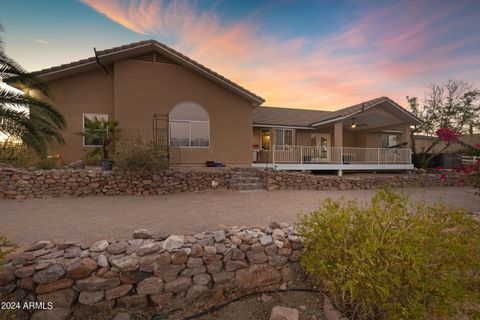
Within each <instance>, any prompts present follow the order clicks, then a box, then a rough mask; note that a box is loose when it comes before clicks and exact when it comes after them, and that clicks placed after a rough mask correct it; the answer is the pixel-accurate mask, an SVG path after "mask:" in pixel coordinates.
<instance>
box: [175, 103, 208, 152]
mask: <svg viewBox="0 0 480 320" xmlns="http://www.w3.org/2000/svg"><path fill="white" fill-rule="evenodd" d="M169 122H170V146H171V147H180V148H208V147H209V146H210V117H209V115H208V112H207V111H206V110H205V109H204V108H203V107H202V106H201V105H199V104H197V103H194V102H189V101H187V102H182V103H179V104H177V105H176V106H175V107H173V109H172V111H170V114H169Z"/></svg>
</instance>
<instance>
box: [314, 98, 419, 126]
mask: <svg viewBox="0 0 480 320" xmlns="http://www.w3.org/2000/svg"><path fill="white" fill-rule="evenodd" d="M384 102H388V103H389V104H390V105H392V106H394V107H395V108H397V109H398V110H400V111H402V112H403V113H404V114H405V115H407V116H408V117H410V118H411V119H414V120H415V121H417V122H419V123H420V121H419V119H417V118H416V117H415V116H413V115H412V114H410V113H409V112H408V111H406V110H404V109H403V108H402V107H400V106H399V105H397V104H396V103H393V102H391V101H390V100H386V99H385V100H382V101H380V102H378V103H375V104H374V105H371V106H368V107H366V108H363V109H362V110H359V111H356V112H354V113H350V114H348V115H346V116H343V117H342V116H337V117H335V118H332V119H328V120H325V121H318V122H314V123H312V124H311V126H312V127H318V126H321V125H325V124H329V123H332V122H337V121H340V120H344V119H348V118H350V117H352V116H354V115H357V114H359V113H362V112H364V111H365V110H368V109H371V108H373V107H375V106H378V105H379V104H381V103H384ZM340 110H341V109H340Z"/></svg>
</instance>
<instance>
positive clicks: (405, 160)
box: [272, 146, 412, 164]
mask: <svg viewBox="0 0 480 320" xmlns="http://www.w3.org/2000/svg"><path fill="white" fill-rule="evenodd" d="M272 160H273V161H272V162H273V163H300V164H310V163H311V164H319V163H325V164H328V163H337V164H411V163H412V150H411V149H397V148H353V147H326V148H321V147H315V146H313V147H310V146H273V159H272Z"/></svg>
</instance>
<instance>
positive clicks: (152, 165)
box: [115, 137, 168, 174]
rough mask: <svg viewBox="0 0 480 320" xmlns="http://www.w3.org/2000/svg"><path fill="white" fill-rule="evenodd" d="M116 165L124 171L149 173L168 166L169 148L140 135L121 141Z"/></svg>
mask: <svg viewBox="0 0 480 320" xmlns="http://www.w3.org/2000/svg"><path fill="white" fill-rule="evenodd" d="M115 164H116V166H117V167H118V168H119V169H121V170H124V171H128V172H132V173H139V174H149V173H154V172H159V171H162V170H165V169H167V168H168V148H167V146H164V145H159V144H156V143H154V142H150V141H145V140H143V139H142V138H140V137H136V138H132V139H127V140H125V141H124V142H123V143H120V145H119V148H118V152H117V154H116V161H115Z"/></svg>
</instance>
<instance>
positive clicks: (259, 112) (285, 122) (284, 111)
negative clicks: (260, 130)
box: [253, 107, 330, 127]
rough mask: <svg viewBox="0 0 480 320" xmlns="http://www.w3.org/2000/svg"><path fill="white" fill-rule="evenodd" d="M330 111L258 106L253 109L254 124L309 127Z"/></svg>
mask: <svg viewBox="0 0 480 320" xmlns="http://www.w3.org/2000/svg"><path fill="white" fill-rule="evenodd" d="M329 113H330V112H329V111H322V110H309V109H293V108H277V107H258V108H256V109H254V110H253V124H260V125H276V126H293V127H308V126H309V125H310V124H311V123H312V122H314V121H316V119H320V118H321V117H322V116H324V115H326V114H329Z"/></svg>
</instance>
